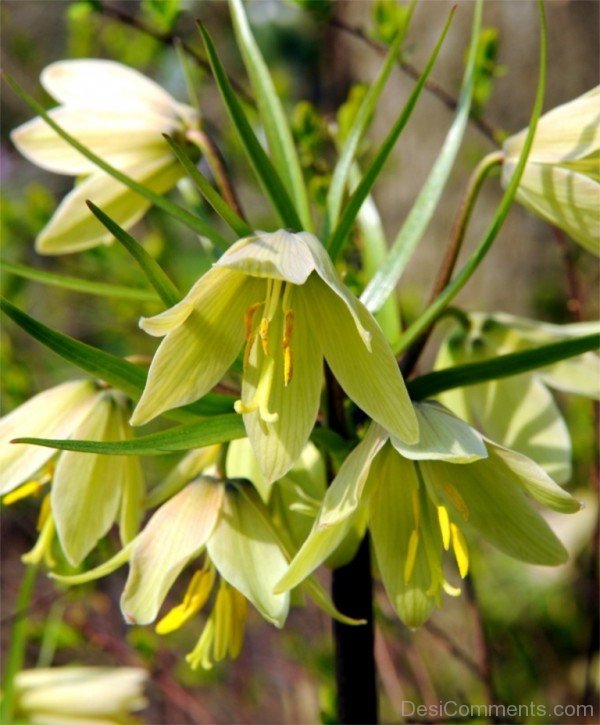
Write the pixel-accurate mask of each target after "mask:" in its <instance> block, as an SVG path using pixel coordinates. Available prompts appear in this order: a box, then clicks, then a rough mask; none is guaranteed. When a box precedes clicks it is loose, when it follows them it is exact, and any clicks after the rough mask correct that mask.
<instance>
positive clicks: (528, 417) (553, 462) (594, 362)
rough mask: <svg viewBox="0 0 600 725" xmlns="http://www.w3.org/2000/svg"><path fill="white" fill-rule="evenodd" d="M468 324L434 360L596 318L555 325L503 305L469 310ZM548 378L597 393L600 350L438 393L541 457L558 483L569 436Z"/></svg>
mask: <svg viewBox="0 0 600 725" xmlns="http://www.w3.org/2000/svg"><path fill="white" fill-rule="evenodd" d="M468 325H469V329H466V327H461V328H460V329H457V330H455V331H453V332H452V333H451V334H450V335H449V336H448V338H447V339H446V340H445V341H444V343H443V344H442V346H441V348H440V351H439V354H438V358H437V361H436V367H437V368H446V367H450V366H453V365H460V364H463V363H468V362H477V361H480V360H485V359H488V358H494V357H496V356H498V355H507V354H509V353H513V352H521V351H523V350H527V349H529V348H533V347H537V346H539V345H546V344H549V343H552V342H558V341H560V340H564V339H568V338H570V337H576V336H578V335H585V334H590V333H592V332H594V331H598V329H599V327H600V326H599V325H598V324H596V323H574V324H570V325H553V324H549V323H546V322H535V321H533V320H527V319H522V318H519V317H514V316H512V315H508V314H503V313H494V314H489V313H482V312H472V313H469V315H468ZM546 386H550V387H552V388H556V389H557V390H561V391H563V392H569V393H576V394H579V395H585V396H588V397H590V398H594V399H596V400H598V399H599V398H600V357H598V355H596V354H595V353H593V352H588V353H585V354H583V355H579V356H577V357H573V358H570V359H568V360H563V361H561V362H558V363H554V364H553V365H549V366H546V367H543V368H540V369H539V370H535V371H532V372H530V373H524V374H522V375H514V376H511V377H507V378H501V379H499V380H493V381H491V382H488V383H480V384H478V385H471V386H469V387H467V388H455V389H453V390H449V391H446V392H445V393H442V394H441V395H440V396H439V400H440V401H441V402H442V403H443V404H444V405H445V406H446V407H447V408H449V409H450V410H452V411H453V412H454V413H455V414H456V415H458V416H459V417H460V418H462V419H463V420H466V421H468V422H469V423H471V424H472V425H475V426H477V428H478V429H479V430H481V431H482V432H483V433H485V434H486V435H487V436H489V437H490V438H492V439H493V440H495V441H497V442H498V443H501V444H502V445H504V446H506V447H507V448H511V449H514V450H516V451H519V452H520V453H523V454H524V455H526V456H528V457H529V458H532V459H533V460H534V461H536V462H537V463H539V464H540V465H541V466H542V467H543V468H544V469H545V470H546V472H547V473H548V474H549V475H550V476H551V477H552V478H553V479H554V480H555V481H557V482H558V483H561V484H562V483H565V482H566V481H568V480H569V478H570V477H571V439H570V436H569V431H568V430H567V426H566V424H565V422H564V420H563V417H562V414H561V412H560V409H559V407H558V406H557V404H556V403H555V401H554V398H553V397H552V395H551V393H550V391H549V390H548V388H547V387H546Z"/></svg>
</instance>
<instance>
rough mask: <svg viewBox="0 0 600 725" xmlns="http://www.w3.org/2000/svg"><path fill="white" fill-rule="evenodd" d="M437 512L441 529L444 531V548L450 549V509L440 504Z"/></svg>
mask: <svg viewBox="0 0 600 725" xmlns="http://www.w3.org/2000/svg"><path fill="white" fill-rule="evenodd" d="M437 512H438V521H439V523H440V530H441V532H442V543H443V545H444V549H445V550H446V551H448V549H449V548H450V517H449V516H448V509H447V508H446V507H445V506H438V507H437Z"/></svg>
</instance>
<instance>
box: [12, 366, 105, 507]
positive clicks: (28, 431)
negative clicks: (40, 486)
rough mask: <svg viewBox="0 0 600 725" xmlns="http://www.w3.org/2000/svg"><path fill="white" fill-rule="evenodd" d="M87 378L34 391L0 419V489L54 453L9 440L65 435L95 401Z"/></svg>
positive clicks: (29, 473) (26, 475)
mask: <svg viewBox="0 0 600 725" xmlns="http://www.w3.org/2000/svg"><path fill="white" fill-rule="evenodd" d="M97 395H98V391H97V388H96V386H95V384H94V383H93V382H92V381H91V380H75V381H73V382H68V383H63V384H62V385H57V386H56V387H54V388H50V389H49V390H45V391H44V392H43V393H38V395H35V396H34V397H33V398H31V399H30V400H28V401H27V402H26V403H23V405H21V406H19V407H18V408H16V409H15V410H13V411H12V412H11V413H9V414H8V415H5V416H4V417H3V418H2V419H1V420H0V493H2V494H5V493H8V491H12V489H13V488H15V487H16V486H18V485H19V484H21V483H23V482H24V481H26V480H27V479H28V478H31V477H32V476H33V475H34V473H36V471H38V470H39V469H40V468H41V467H42V466H43V465H44V463H46V461H48V460H49V459H50V458H52V456H53V455H54V454H55V453H56V451H54V450H53V449H52V448H42V447H41V446H28V445H22V444H13V443H11V442H10V441H11V440H12V439H13V438H18V437H20V436H31V437H33V438H68V437H69V436H70V435H71V434H72V433H73V431H74V430H75V428H77V426H78V425H79V424H80V423H81V421H82V420H83V419H84V418H85V417H86V416H87V415H88V414H89V412H90V410H91V409H92V407H93V406H94V405H95V403H96V399H97Z"/></svg>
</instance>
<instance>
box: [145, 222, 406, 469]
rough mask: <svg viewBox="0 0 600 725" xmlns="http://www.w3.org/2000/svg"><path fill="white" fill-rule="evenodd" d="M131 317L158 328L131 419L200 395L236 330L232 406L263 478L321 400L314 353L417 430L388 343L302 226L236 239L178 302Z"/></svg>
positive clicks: (286, 463)
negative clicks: (236, 385) (237, 383)
mask: <svg viewBox="0 0 600 725" xmlns="http://www.w3.org/2000/svg"><path fill="white" fill-rule="evenodd" d="M140 325H141V327H142V328H143V329H144V330H146V332H148V333H150V334H153V335H157V336H166V337H165V339H164V340H163V342H162V343H161V345H160V346H159V348H158V350H157V352H156V355H155V356H154V359H153V361H152V365H151V366H150V371H149V373H148V380H147V383H146V388H145V390H144V393H143V395H142V397H141V399H140V401H139V403H138V405H137V407H136V409H135V411H134V414H133V417H132V419H131V423H132V424H133V425H140V424H142V423H145V422H147V421H149V420H151V419H152V418H154V417H155V416H157V415H159V414H160V413H162V412H163V411H165V410H168V409H170V408H174V407H176V406H179V405H183V404H185V403H189V402H190V401H192V400H196V399H198V398H200V397H202V396H203V395H205V394H206V393H207V392H208V391H209V390H210V389H211V388H212V387H213V386H214V385H215V384H216V383H217V382H218V381H219V380H220V379H221V377H222V376H223V375H224V373H225V372H226V371H227V369H228V368H229V367H230V366H231V364H232V363H233V362H234V360H235V359H236V357H237V355H238V353H239V352H240V349H241V348H242V346H243V345H244V339H245V349H244V372H243V376H242V393H241V400H239V401H237V403H236V405H235V409H236V411H237V412H238V413H241V414H242V415H243V417H244V424H245V426H246V431H247V433H248V438H249V439H250V441H251V443H252V447H253V448H254V452H255V453H256V456H257V458H258V460H259V462H260V465H261V468H262V472H263V475H264V477H265V479H266V481H267V483H271V482H272V481H275V480H276V479H278V478H280V477H281V476H283V475H284V474H285V473H286V471H288V470H289V469H290V468H291V466H292V465H293V464H294V462H295V461H296V459H297V458H298V456H299V455H300V452H301V451H302V449H303V448H304V445H305V444H306V441H307V440H308V436H309V434H310V431H311V429H312V427H313V425H314V422H315V419H316V417H317V412H318V409H319V399H320V394H321V385H322V379H323V357H324V358H325V360H326V361H327V364H328V365H329V367H330V368H331V370H332V371H333V374H334V375H335V377H336V378H337V379H338V381H339V382H340V384H341V386H342V388H344V390H345V391H346V393H347V394H348V396H349V397H350V398H351V399H352V400H354V402H355V403H356V404H357V405H359V406H360V407H361V408H362V409H363V410H364V411H365V412H366V413H367V414H368V415H369V416H370V417H371V418H373V419H374V420H375V421H377V422H378V423H381V425H384V426H385V427H386V428H387V429H388V430H390V431H392V432H393V433H394V435H396V436H397V437H398V438H401V439H402V440H405V441H407V442H415V441H416V439H417V436H418V428H417V423H416V419H415V414H414V411H413V407H412V404H411V402H410V399H409V397H408V394H407V392H406V388H405V385H404V381H403V379H402V376H401V374H400V372H399V370H398V366H397V364H396V360H395V358H394V355H393V352H392V350H391V348H390V346H389V344H388V343H387V341H386V339H385V337H384V336H383V333H382V332H381V330H380V329H379V327H378V325H377V323H376V322H375V320H374V319H373V317H372V316H371V315H370V313H369V312H368V311H367V310H366V308H365V307H364V306H363V305H362V304H361V303H360V302H359V301H358V300H357V299H356V298H355V297H354V296H353V295H352V294H351V293H350V291H349V290H348V289H347V288H346V287H345V286H344V285H343V284H341V282H340V281H339V279H338V277H337V275H336V272H335V269H334V268H333V264H332V263H331V260H330V259H329V257H328V256H327V254H326V252H325V250H324V248H323V246H322V245H321V244H320V242H319V240H318V239H317V238H316V237H314V236H313V235H312V234H308V233H306V232H301V233H298V234H292V233H290V232H287V231H283V230H281V231H277V232H273V233H267V232H257V234H256V235H255V236H252V237H247V238H245V239H241V240H240V241H238V242H237V243H236V244H234V245H233V246H232V247H231V248H230V249H229V250H228V251H227V252H225V254H223V256H222V257H221V258H220V259H219V261H218V262H217V263H216V264H215V265H214V266H213V268H212V269H211V270H210V271H209V272H207V273H206V274H205V275H204V276H203V277H201V278H200V280H198V282H197V283H196V284H195V285H194V286H193V287H192V289H191V290H190V292H189V293H188V294H187V296H186V297H185V298H184V299H183V300H182V301H181V302H179V303H178V304H177V305H175V306H174V307H172V308H170V309H168V310H166V311H165V312H162V313H161V314H159V315H157V316H156V317H152V318H149V319H142V321H141V322H140Z"/></svg>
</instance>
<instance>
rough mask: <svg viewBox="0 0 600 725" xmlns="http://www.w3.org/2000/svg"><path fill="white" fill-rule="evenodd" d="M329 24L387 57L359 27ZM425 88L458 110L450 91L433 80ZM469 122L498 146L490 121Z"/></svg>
mask: <svg viewBox="0 0 600 725" xmlns="http://www.w3.org/2000/svg"><path fill="white" fill-rule="evenodd" d="M329 24H330V25H331V26H332V27H333V28H336V29H337V30H341V31H343V32H344V33H347V34H348V35H352V36H353V37H355V38H358V39H359V40H361V41H362V42H363V43H366V44H367V45H368V46H369V47H370V48H373V50H375V51H376V52H377V53H379V54H381V55H385V53H387V52H388V50H389V49H388V48H386V47H385V45H382V44H381V43H378V42H377V41H376V40H373V38H370V37H369V36H368V35H367V33H365V31H364V30H363V29H362V28H360V27H358V26H355V25H349V24H348V23H346V22H345V21H343V20H340V19H339V18H336V17H332V18H330V20H329ZM399 66H400V68H401V69H402V70H403V71H404V72H405V73H406V75H408V76H410V77H411V78H413V79H414V80H417V79H419V78H420V77H421V75H422V73H421V71H420V70H419V69H418V68H416V67H415V66H414V65H412V63H408V62H407V61H405V60H401V61H400V63H399ZM425 88H427V90H428V91H429V92H430V93H431V94H432V95H434V96H436V98H438V99H439V100H440V101H441V102H442V103H443V104H444V105H445V106H447V107H448V108H450V109H451V110H453V111H454V110H456V109H457V108H458V99H457V98H455V97H454V96H453V95H451V94H450V93H448V91H446V90H445V89H444V88H442V86H441V85H440V84H439V83H437V82H436V81H434V80H433V79H431V78H428V79H427V80H426V81H425ZM469 120H470V121H471V123H472V124H473V125H474V126H475V127H476V128H477V129H478V130H479V131H480V132H481V133H482V134H483V135H484V136H485V137H486V138H487V139H488V140H489V141H491V142H492V143H493V144H494V146H497V145H498V138H499V136H500V133H499V130H498V129H497V128H495V127H494V126H493V125H492V124H491V123H490V122H489V121H486V120H485V119H484V118H478V117H476V116H470V117H469Z"/></svg>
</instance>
